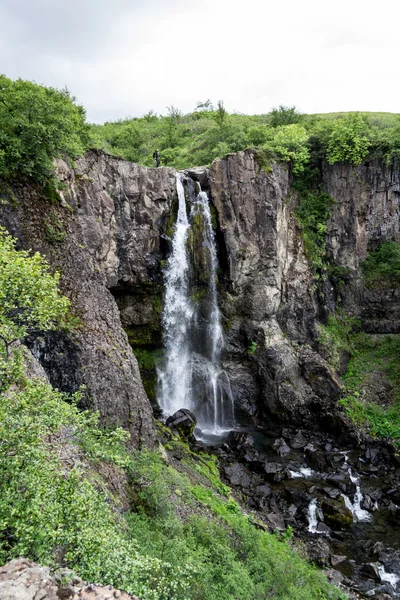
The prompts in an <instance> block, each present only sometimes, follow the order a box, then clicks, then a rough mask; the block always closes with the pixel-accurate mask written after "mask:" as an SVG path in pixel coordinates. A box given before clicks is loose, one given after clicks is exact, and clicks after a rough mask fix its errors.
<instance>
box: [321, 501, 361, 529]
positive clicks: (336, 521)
mask: <svg viewBox="0 0 400 600" xmlns="http://www.w3.org/2000/svg"><path fill="white" fill-rule="evenodd" d="M321 507H322V511H323V513H324V517H325V519H326V520H327V522H328V523H329V525H330V526H331V527H333V528H335V527H338V528H339V529H342V528H343V527H349V526H350V525H351V524H352V523H353V515H352V513H351V511H350V510H349V509H348V508H347V507H346V506H345V504H344V502H339V501H337V500H332V499H330V498H329V499H328V498H324V500H323V501H322V504H321Z"/></svg>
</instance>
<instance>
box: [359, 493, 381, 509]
mask: <svg viewBox="0 0 400 600" xmlns="http://www.w3.org/2000/svg"><path fill="white" fill-rule="evenodd" d="M361 508H364V509H365V510H371V511H374V510H378V505H377V503H376V502H375V500H373V499H372V498H371V496H370V495H369V494H365V496H364V498H363V499H362V502H361Z"/></svg>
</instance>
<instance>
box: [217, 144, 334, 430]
mask: <svg viewBox="0 0 400 600" xmlns="http://www.w3.org/2000/svg"><path fill="white" fill-rule="evenodd" d="M210 181H211V195H212V198H213V201H214V203H215V206H216V208H217V211H218V215H219V223H220V228H221V232H222V235H223V239H224V242H225V246H226V253H227V262H228V272H227V273H226V277H227V285H226V287H225V292H224V294H223V298H224V300H223V310H224V314H225V316H226V323H227V339H228V342H229V345H228V355H227V361H226V367H227V370H228V371H229V373H230V375H231V379H232V383H233V387H234V390H235V392H234V393H235V396H236V398H237V400H238V403H239V404H240V405H241V406H242V408H243V409H245V410H247V412H250V413H252V414H253V416H254V419H255V420H258V419H260V418H261V419H263V418H264V419H266V418H268V417H270V416H273V417H274V418H275V419H278V420H279V421H287V420H291V421H292V422H293V420H294V421H295V422H302V423H303V424H304V423H305V422H307V421H309V422H311V421H313V420H315V419H314V417H315V412H316V411H317V412H318V413H319V417H321V413H322V412H323V414H324V415H325V416H327V415H328V414H329V413H330V412H332V411H331V409H332V407H333V406H334V404H335V401H336V400H337V398H338V396H339V395H340V383H339V382H338V381H337V380H336V378H335V376H334V375H333V374H332V373H331V372H330V370H329V368H328V365H327V364H326V363H325V361H324V360H323V359H322V358H321V357H320V356H319V355H318V354H317V353H316V352H314V351H313V350H312V349H311V347H310V345H312V343H313V341H314V340H315V337H316V329H315V327H316V314H317V311H316V306H315V303H314V300H313V293H312V280H311V275H310V272H309V268H308V263H307V260H306V257H305V255H304V249H303V244H302V240H301V236H300V231H299V227H298V224H297V220H296V218H295V216H294V214H293V210H294V208H295V207H294V205H293V200H292V199H291V197H290V195H289V184H290V182H289V173H288V170H287V168H286V167H285V166H283V165H278V164H275V165H274V166H273V168H272V169H270V170H269V172H268V171H265V170H264V169H263V168H262V167H261V166H260V165H259V164H258V162H257V159H256V156H255V155H254V153H253V152H251V151H246V152H240V153H238V154H237V155H234V156H229V157H227V158H226V159H224V160H217V161H215V162H214V163H213V165H212V168H211V172H210ZM255 398H257V401H256V402H255V401H254V399H255Z"/></svg>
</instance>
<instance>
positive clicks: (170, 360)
mask: <svg viewBox="0 0 400 600" xmlns="http://www.w3.org/2000/svg"><path fill="white" fill-rule="evenodd" d="M197 185H198V184H197ZM198 188H199V186H198ZM177 192H178V201H179V208H178V216H177V221H176V226H175V233H174V238H173V243H172V252H171V255H170V257H169V259H168V262H167V268H166V271H165V308H164V314H163V326H164V341H165V349H166V361H165V365H164V367H163V368H162V369H160V370H159V372H158V401H159V404H160V407H161V408H162V410H163V413H164V416H165V417H168V416H169V415H171V414H173V413H174V412H176V411H177V410H179V409H180V408H189V409H190V410H191V411H192V412H193V413H194V414H195V415H196V418H197V421H198V425H199V427H200V428H201V430H202V431H203V432H205V433H211V434H214V435H218V434H220V433H221V432H223V431H224V430H229V429H231V428H232V427H233V425H234V407H233V396H232V392H231V388H230V383H229V378H228V377H227V374H226V373H225V372H224V371H223V369H222V367H221V351H222V349H223V332H222V326H221V319H220V311H219V308H218V293H217V269H218V256H217V245H216V240H215V234H214V230H213V226H212V217H211V211H210V203H209V200H208V196H207V194H206V193H205V192H202V191H201V190H200V191H198V192H197V193H196V192H195V191H193V192H192V194H189V196H190V203H191V209H190V216H189V218H188V216H187V210H186V199H185V191H184V187H183V182H182V178H181V176H180V175H179V174H178V176H177ZM199 222H200V223H201V227H200V230H201V236H202V239H201V248H200V251H201V253H202V255H203V256H202V260H203V261H205V263H206V265H207V268H206V269H205V272H204V273H202V274H201V279H202V288H201V296H202V300H201V302H196V301H194V300H192V299H191V292H192V287H193V286H194V285H195V283H194V280H196V272H195V266H194V265H195V264H196V257H194V256H192V255H190V253H189V249H188V237H190V236H191V234H192V233H193V227H194V223H197V224H199ZM197 235H198V232H197ZM194 251H195V250H193V248H192V252H194ZM197 277H198V274H197Z"/></svg>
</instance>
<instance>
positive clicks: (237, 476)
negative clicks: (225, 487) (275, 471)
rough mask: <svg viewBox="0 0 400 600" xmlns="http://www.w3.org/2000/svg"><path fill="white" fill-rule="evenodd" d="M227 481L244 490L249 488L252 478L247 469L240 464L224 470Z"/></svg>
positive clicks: (234, 464)
mask: <svg viewBox="0 0 400 600" xmlns="http://www.w3.org/2000/svg"><path fill="white" fill-rule="evenodd" d="M223 471H224V475H225V477H226V479H227V480H228V481H229V483H230V484H232V485H237V486H240V487H242V488H248V487H249V486H250V484H251V478H250V477H249V474H248V472H247V470H246V469H245V467H244V466H243V465H241V464H240V463H237V462H236V463H233V464H231V465H230V466H226V467H224V469H223Z"/></svg>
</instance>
